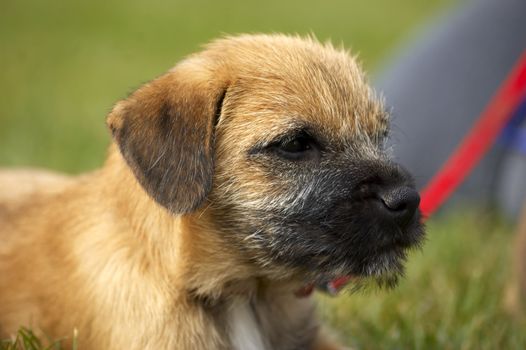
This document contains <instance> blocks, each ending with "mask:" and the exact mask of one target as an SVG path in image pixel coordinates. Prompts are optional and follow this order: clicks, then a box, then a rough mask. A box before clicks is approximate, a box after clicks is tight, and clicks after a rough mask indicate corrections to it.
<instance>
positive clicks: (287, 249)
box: [0, 35, 423, 350]
mask: <svg viewBox="0 0 526 350" xmlns="http://www.w3.org/2000/svg"><path fill="white" fill-rule="evenodd" d="M107 123H108V125H109V128H110V129H111V132H112V134H113V140H114V142H113V144H112V146H111V147H110V150H109V156H108V159H107V162H106V164H105V165H104V167H103V168H102V169H100V170H98V171H95V172H92V173H90V174H86V175H83V176H80V177H77V178H69V177H62V176H59V175H53V174H49V173H42V172H27V171H25V172H19V171H15V170H13V171H4V172H2V173H1V175H0V188H1V190H0V230H1V240H2V244H1V246H0V329H1V334H2V336H6V335H9V334H11V333H13V332H15V331H16V329H17V328H18V327H19V326H29V327H33V328H35V329H40V330H42V332H44V333H45V334H48V335H50V336H51V337H63V336H67V335H69V334H71V333H72V331H73V329H75V328H76V329H77V330H78V337H79V343H80V347H81V348H82V349H126V350H129V349H239V350H241V349H243V350H247V349H249V350H250V349H254V350H256V349H318V350H321V349H337V348H339V347H338V346H336V345H335V344H334V343H332V342H331V341H330V340H328V339H327V338H325V337H324V336H323V335H322V334H321V332H319V331H318V323H317V322H316V320H315V318H314V315H313V309H312V305H311V300H310V298H307V297H299V296H298V294H300V293H298V292H299V291H305V290H308V289H309V287H310V286H312V285H316V284H319V283H324V282H327V281H331V280H335V279H338V278H341V277H344V276H346V277H351V278H354V279H357V280H361V279H364V278H373V279H376V280H378V282H379V283H381V284H386V283H387V284H393V283H394V282H395V281H396V278H397V276H399V275H400V274H401V273H402V271H403V262H404V260H405V258H406V252H407V250H408V249H409V248H411V247H414V246H417V245H418V244H419V243H420V242H421V241H422V238H423V229H422V225H421V224H420V214H419V211H418V204H419V197H418V194H417V192H416V191H415V189H414V187H413V184H412V181H411V178H410V176H409V175H408V174H407V172H406V171H404V170H403V169H402V168H401V167H400V166H398V165H396V164H394V163H393V162H391V161H390V160H389V158H388V157H387V156H386V155H385V153H384V150H383V148H382V145H383V141H384V138H385V137H386V135H387V132H388V116H387V114H386V112H385V111H384V109H383V107H382V104H381V103H380V102H379V101H378V99H377V98H376V97H375V95H374V93H373V92H372V90H371V89H370V88H369V87H368V85H367V83H366V80H365V78H364V75H363V73H362V72H361V70H360V68H359V66H358V65H357V63H356V62H355V60H354V59H353V58H352V57H350V56H349V54H347V53H346V52H344V51H342V50H339V49H335V48H333V47H332V46H331V45H329V44H326V45H322V44H319V43H318V42H316V41H315V40H314V39H311V38H307V39H301V38H298V37H287V36H283V35H254V36H253V35H244V36H239V37H231V38H226V39H222V40H218V41H215V42H213V43H212V44H210V45H208V46H207V47H206V49H205V50H204V51H203V52H201V53H199V54H196V55H193V56H190V57H188V58H187V59H185V60H183V61H182V62H180V63H179V64H178V65H176V66H175V67H174V68H173V69H171V70H170V71H168V72H167V73H166V74H164V75H162V76H160V77H159V78H157V79H155V80H153V81H151V82H149V83H147V84H145V85H144V86H142V87H140V88H139V89H138V90H137V91H135V92H134V93H132V94H131V95H130V96H129V97H128V98H127V99H125V100H123V101H121V102H119V103H117V105H116V106H115V107H114V109H113V110H112V112H111V113H110V114H109V116H108V118H107Z"/></svg>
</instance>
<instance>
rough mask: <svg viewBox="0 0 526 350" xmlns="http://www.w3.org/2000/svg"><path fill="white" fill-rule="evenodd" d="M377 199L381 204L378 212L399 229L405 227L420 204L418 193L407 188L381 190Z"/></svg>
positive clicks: (398, 187)
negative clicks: (389, 219)
mask: <svg viewBox="0 0 526 350" xmlns="http://www.w3.org/2000/svg"><path fill="white" fill-rule="evenodd" d="M377 198H378V200H379V201H380V202H381V204H380V211H381V212H382V213H383V215H384V216H386V217H389V218H391V219H392V220H393V221H394V222H395V223H396V224H397V225H398V226H400V227H405V226H406V225H407V224H408V223H409V221H411V219H412V218H413V217H414V215H415V212H416V210H417V209H418V205H419V204H420V196H419V195H418V192H417V191H416V190H414V189H413V188H411V187H407V186H397V187H391V188H388V189H384V190H381V191H380V192H379V193H378V197H377Z"/></svg>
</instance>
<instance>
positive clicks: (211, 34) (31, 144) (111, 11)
mask: <svg viewBox="0 0 526 350" xmlns="http://www.w3.org/2000/svg"><path fill="white" fill-rule="evenodd" d="M450 1H451V0H426V1H420V0H397V1H393V0H373V1H362V0H327V1H321V0H318V1H312V0H303V1H297V0H292V1H279V0H266V1H254V0H248V1H242V0H223V1H212V0H208V1H205V0H194V1H182V0H175V1H160V0H150V1H138V0H131V1H116V0H91V1H82V0H79V1H71V0H48V1H42V0H2V1H0V66H1V67H2V69H0V165H1V166H42V167H50V168H55V169H59V170H65V171H69V172H79V171H85V170H87V169H92V168H95V167H97V166H100V164H101V163H102V162H103V159H104V155H105V148H106V147H107V144H108V143H109V136H108V133H107V131H106V129H105V125H104V118H105V115H106V114H107V113H108V111H109V110H110V108H111V106H112V105H113V103H115V102H116V101H117V100H118V99H120V98H123V97H125V96H126V94H127V93H129V92H130V91H131V90H132V89H133V88H136V87H138V86H139V85H140V84H141V83H143V82H145V81H147V80H150V79H152V78H154V77H155V76H157V75H159V74H161V73H162V72H164V71H165V70H167V69H168V68H170V67H171V66H172V65H173V64H174V63H175V62H177V61H178V60H179V59H180V58H181V57H183V56H184V55H187V54H189V53H191V52H194V51H196V50H199V48H200V46H201V45H202V44H204V43H206V42H208V41H209V40H211V39H213V38H216V37H218V36H221V35H224V34H233V33H240V32H286V33H300V34H306V33H314V34H315V35H316V36H317V37H318V38H319V39H320V40H326V39H329V38H330V39H331V40H332V41H333V42H335V43H344V44H345V46H346V47H350V48H351V49H352V50H353V51H354V52H358V53H360V57H361V60H362V61H363V62H364V65H365V67H366V68H368V69H371V68H374V67H375V66H376V65H377V64H378V63H379V61H380V59H382V58H383V57H385V55H386V53H387V52H389V50H391V49H392V48H393V47H394V46H395V45H396V44H397V43H398V42H400V41H401V40H402V39H403V38H405V37H407V35H408V34H409V33H410V32H411V30H415V26H417V25H419V24H422V23H423V22H424V21H426V20H427V19H429V17H431V16H433V15H434V14H436V13H437V11H439V10H440V9H441V8H443V7H444V6H445V5H446V4H447V3H449V2H450Z"/></svg>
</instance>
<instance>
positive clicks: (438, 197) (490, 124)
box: [420, 51, 526, 218]
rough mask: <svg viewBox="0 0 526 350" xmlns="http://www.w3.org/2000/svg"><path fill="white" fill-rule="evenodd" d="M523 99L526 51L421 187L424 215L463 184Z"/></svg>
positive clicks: (429, 213)
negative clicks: (454, 148)
mask: <svg viewBox="0 0 526 350" xmlns="http://www.w3.org/2000/svg"><path fill="white" fill-rule="evenodd" d="M524 98H526V51H524V52H523V53H522V56H521V57H520V59H519V60H518V62H517V64H516V65H515V67H514V68H513V70H512V71H511V73H510V74H509V75H508V77H507V78H506V80H505V81H504V83H503V84H502V85H501V86H500V88H499V89H498V90H497V92H496V94H495V95H494V97H493V98H492V100H491V101H490V103H489V104H488V105H487V106H486V109H485V110H484V111H483V112H482V114H481V115H480V117H479V119H478V120H477V122H476V124H475V125H474V126H473V128H472V129H471V130H470V132H469V133H468V134H467V135H466V136H465V137H464V139H463V140H462V142H461V143H460V145H459V146H458V147H457V149H456V150H455V152H453V154H452V155H451V156H450V157H449V159H448V160H447V161H446V163H445V164H444V165H443V166H442V168H441V169H440V171H439V172H438V173H437V174H436V175H435V177H433V178H432V179H431V181H430V182H429V183H428V184H427V186H426V187H425V188H424V189H423V190H422V194H421V198H422V200H421V201H420V210H421V211H422V214H423V216H424V218H427V217H429V216H431V215H432V214H433V213H434V212H435V211H436V210H437V209H438V208H439V207H440V206H441V205H442V204H443V203H444V202H445V201H446V200H447V199H448V198H449V197H450V196H451V194H452V193H453V192H454V191H455V189H456V188H457V187H458V186H459V185H460V184H461V183H462V181H463V180H464V179H465V178H466V176H467V175H468V174H469V173H470V172H471V170H472V169H473V168H474V167H475V165H477V163H478V162H479V161H480V160H481V158H482V157H483V155H484V154H485V153H486V152H487V151H488V149H489V148H490V147H491V145H493V143H494V142H495V140H496V139H497V137H498V135H499V134H500V132H501V131H502V129H504V127H505V126H506V123H507V122H508V121H509V120H510V119H511V117H512V116H513V112H514V111H515V109H516V108H517V107H518V106H519V104H520V103H521V101H522V99H524Z"/></svg>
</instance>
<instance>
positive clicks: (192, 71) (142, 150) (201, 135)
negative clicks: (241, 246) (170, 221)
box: [107, 60, 226, 214]
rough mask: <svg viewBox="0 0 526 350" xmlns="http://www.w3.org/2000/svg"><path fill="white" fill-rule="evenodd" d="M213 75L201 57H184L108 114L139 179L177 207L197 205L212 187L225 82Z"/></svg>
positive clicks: (185, 209)
mask: <svg viewBox="0 0 526 350" xmlns="http://www.w3.org/2000/svg"><path fill="white" fill-rule="evenodd" d="M211 75H212V72H211V70H210V69H208V68H207V67H206V66H204V65H203V64H202V62H201V63H199V62H198V63H192V61H191V60H190V61H185V62H183V63H181V64H179V65H178V66H176V67H175V68H174V69H173V70H171V71H169V72H168V73H166V74H165V75H163V76H161V77H159V78H157V79H155V80H153V81H151V82H149V83H147V84H145V85H144V86H142V87H141V88H139V89H138V90H137V91H135V92H134V93H132V94H131V95H130V96H129V97H128V98H127V99H125V100H123V101H121V102H119V103H118V104H117V105H116V106H115V107H114V109H113V111H112V112H111V113H110V114H109V116H108V118H107V124H108V126H109V128H110V129H111V131H112V134H113V138H114V140H115V142H116V143H117V144H118V146H119V149H120V151H121V153H122V155H123V157H124V159H125V160H126V162H127V163H128V165H129V166H130V168H131V169H132V171H133V173H134V174H135V176H136V178H137V179H138V181H139V183H140V184H141V185H142V186H143V188H144V189H145V190H146V192H147V193H148V194H149V195H150V196H151V197H153V199H155V200H156V201H157V202H158V203H160V204H161V205H163V206H164V207H166V208H168V209H169V210H170V211H171V212H173V213H179V214H183V213H187V212H191V211H193V210H195V209H196V208H198V207H199V206H200V205H201V204H202V203H203V201H204V200H205V198H206V196H207V195H208V193H209V192H210V190H211V188H212V177H213V171H214V159H213V153H214V128H215V124H216V121H217V119H218V118H219V115H220V113H221V108H222V103H223V99H224V97H225V93H226V83H225V82H220V81H218V79H217V77H211ZM214 78H215V79H214Z"/></svg>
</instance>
